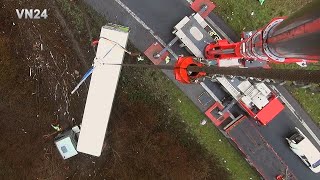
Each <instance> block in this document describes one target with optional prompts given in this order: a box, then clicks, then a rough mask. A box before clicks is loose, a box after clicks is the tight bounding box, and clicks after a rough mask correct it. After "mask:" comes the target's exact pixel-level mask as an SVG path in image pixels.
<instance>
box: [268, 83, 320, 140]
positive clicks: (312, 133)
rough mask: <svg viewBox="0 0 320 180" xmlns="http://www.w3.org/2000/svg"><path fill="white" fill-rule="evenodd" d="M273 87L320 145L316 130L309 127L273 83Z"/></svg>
mask: <svg viewBox="0 0 320 180" xmlns="http://www.w3.org/2000/svg"><path fill="white" fill-rule="evenodd" d="M271 88H272V89H273V90H275V91H276V92H277V93H278V94H279V95H280V99H281V100H282V101H283V102H284V103H285V104H286V106H287V107H288V109H289V110H290V111H291V112H292V114H293V115H294V116H295V117H296V118H297V119H298V120H299V122H300V123H301V124H302V126H303V127H304V128H305V129H306V130H307V131H308V133H309V134H310V135H311V136H312V138H313V139H314V140H315V141H316V143H317V144H318V145H319V146H320V140H319V139H318V137H317V136H316V135H315V134H314V132H313V131H312V130H311V129H310V128H309V126H308V125H307V124H306V123H305V122H304V120H303V119H302V118H301V117H300V116H299V114H298V113H297V112H296V111H295V110H294V108H293V107H292V105H291V104H290V103H289V101H288V100H287V99H286V98H285V97H284V96H283V95H282V94H281V92H280V91H279V90H278V89H277V88H276V87H275V86H273V85H271Z"/></svg>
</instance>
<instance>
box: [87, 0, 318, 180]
mask: <svg viewBox="0 0 320 180" xmlns="http://www.w3.org/2000/svg"><path fill="white" fill-rule="evenodd" d="M85 1H86V3H87V4H89V5H90V6H92V7H93V8H94V9H95V10H96V11H97V12H99V13H100V14H102V15H104V16H105V17H106V19H107V20H108V21H110V22H113V23H119V24H122V25H125V26H129V27H130V28H131V34H130V37H129V39H130V41H131V42H132V43H133V44H134V45H135V47H137V48H138V49H139V50H140V51H142V52H144V51H145V50H146V49H147V48H148V47H149V46H150V45H151V44H152V43H154V42H156V41H157V40H158V41H162V42H167V43H168V42H169V41H170V40H171V39H172V38H174V36H173V35H172V33H171V32H172V31H173V26H174V25H175V24H176V23H178V22H179V21H180V20H181V19H182V18H183V17H184V16H189V15H190V14H191V13H193V11H192V10H191V9H190V8H189V4H188V3H187V1H186V0H158V1H155V0H154V1H150V0H135V1H133V0H121V1H120V0H85ZM210 18H212V19H213V20H214V21H215V22H216V24H218V26H219V27H221V29H222V30H223V31H225V32H226V34H227V35H228V36H230V38H231V39H232V40H236V39H237V36H235V35H234V33H233V32H232V30H230V29H229V28H228V26H226V25H225V24H224V23H223V21H222V20H221V19H219V18H218V17H217V16H215V15H214V14H211V15H210ZM160 43H161V42H160ZM173 51H175V52H176V53H177V54H185V53H186V52H185V51H183V50H181V49H180V48H178V47H177V46H174V47H173ZM164 73H165V74H166V75H168V77H169V78H170V79H172V80H174V77H173V73H172V72H171V71H164ZM174 82H175V83H176V84H177V86H178V87H179V88H180V89H181V90H183V91H184V92H185V94H186V95H187V96H188V97H189V98H190V99H191V100H192V101H193V102H194V103H195V104H196V105H197V106H198V107H199V109H200V110H201V111H205V109H206V108H207V107H203V106H202V105H201V104H200V103H199V101H198V99H197V98H198V96H199V95H200V94H201V93H202V92H203V91H204V90H203V88H202V87H201V86H199V85H182V84H180V83H178V82H176V81H174ZM289 98H290V97H289ZM291 98H292V97H291ZM290 101H291V102H292V101H294V100H292V99H290ZM291 102H290V103H291ZM293 107H294V108H295V109H299V113H300V114H302V117H304V120H305V121H306V123H307V124H308V125H309V126H310V127H311V129H312V130H314V131H315V133H316V135H317V136H318V137H320V133H319V128H317V127H316V126H315V125H314V123H312V122H311V120H310V118H309V117H308V115H306V113H305V112H304V111H302V110H301V107H299V105H298V104H297V103H296V102H295V103H294V105H293ZM295 126H297V127H298V128H300V129H301V130H302V131H303V132H304V133H305V134H306V135H307V136H310V134H309V133H307V132H306V131H305V128H304V127H303V126H302V125H301V123H299V121H298V120H297V118H296V117H295V116H294V115H293V114H292V112H291V111H290V110H288V109H286V110H285V111H283V112H282V113H281V114H280V115H278V116H277V117H276V119H275V120H274V121H273V122H271V123H270V124H269V125H268V126H267V127H257V128H258V129H259V131H260V132H261V134H262V135H263V136H264V138H265V139H266V140H267V141H268V143H269V144H270V145H272V147H273V148H274V150H275V151H276V152H277V153H278V155H280V157H281V158H282V159H283V161H284V162H285V163H287V165H288V166H289V168H290V169H291V170H292V171H293V172H294V175H295V176H296V177H298V178H299V179H310V180H312V179H315V180H316V179H320V174H314V173H313V172H312V171H311V170H309V169H308V168H307V167H306V166H305V165H304V164H303V163H302V161H300V159H299V158H298V157H297V156H295V155H294V154H293V153H292V152H291V151H290V149H289V148H288V145H287V143H286V142H285V139H284V138H285V137H286V136H288V135H289V134H290V133H291V132H292V131H293V129H294V127H295ZM310 139H311V138H310ZM313 142H314V141H313Z"/></svg>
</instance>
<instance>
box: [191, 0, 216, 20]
mask: <svg viewBox="0 0 320 180" xmlns="http://www.w3.org/2000/svg"><path fill="white" fill-rule="evenodd" d="M203 6H207V9H206V10H205V11H204V12H203V13H202V14H201V16H202V17H203V18H205V17H207V16H208V15H209V14H210V13H211V11H212V10H213V9H214V8H215V7H216V5H215V4H213V3H212V2H211V1H210V0H195V1H194V2H193V3H192V4H191V6H190V7H191V9H192V10H194V11H195V12H199V11H200V10H201V9H202V8H203Z"/></svg>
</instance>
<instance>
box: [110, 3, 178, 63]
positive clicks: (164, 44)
mask: <svg viewBox="0 0 320 180" xmlns="http://www.w3.org/2000/svg"><path fill="white" fill-rule="evenodd" d="M115 1H116V2H117V3H118V4H119V5H120V6H121V7H122V8H123V9H124V10H126V11H127V12H128V13H129V14H130V15H131V16H132V17H133V18H134V19H135V20H136V21H137V22H138V23H139V24H141V25H142V26H143V27H144V28H145V29H146V30H148V31H149V32H150V34H151V35H152V36H153V37H154V38H155V39H156V40H157V41H159V43H160V44H161V45H162V46H163V47H166V46H167V45H166V43H165V42H164V41H163V40H162V39H161V38H160V37H159V36H157V35H156V34H155V33H154V31H153V30H152V29H151V28H150V27H149V26H148V25H147V24H146V23H145V22H143V21H142V20H141V19H140V18H139V17H138V16H137V15H136V14H135V13H134V12H132V11H131V9H130V8H129V7H128V6H126V5H125V4H124V3H123V2H121V1H120V0H115ZM168 51H169V52H170V54H171V55H172V56H173V57H174V58H176V59H178V56H177V55H176V54H175V53H174V52H173V51H172V49H170V48H169V49H168Z"/></svg>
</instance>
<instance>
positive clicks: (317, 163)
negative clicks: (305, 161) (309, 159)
mask: <svg viewBox="0 0 320 180" xmlns="http://www.w3.org/2000/svg"><path fill="white" fill-rule="evenodd" d="M318 166H320V159H319V160H318V161H317V162H315V163H314V164H312V167H313V168H316V167H318Z"/></svg>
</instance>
